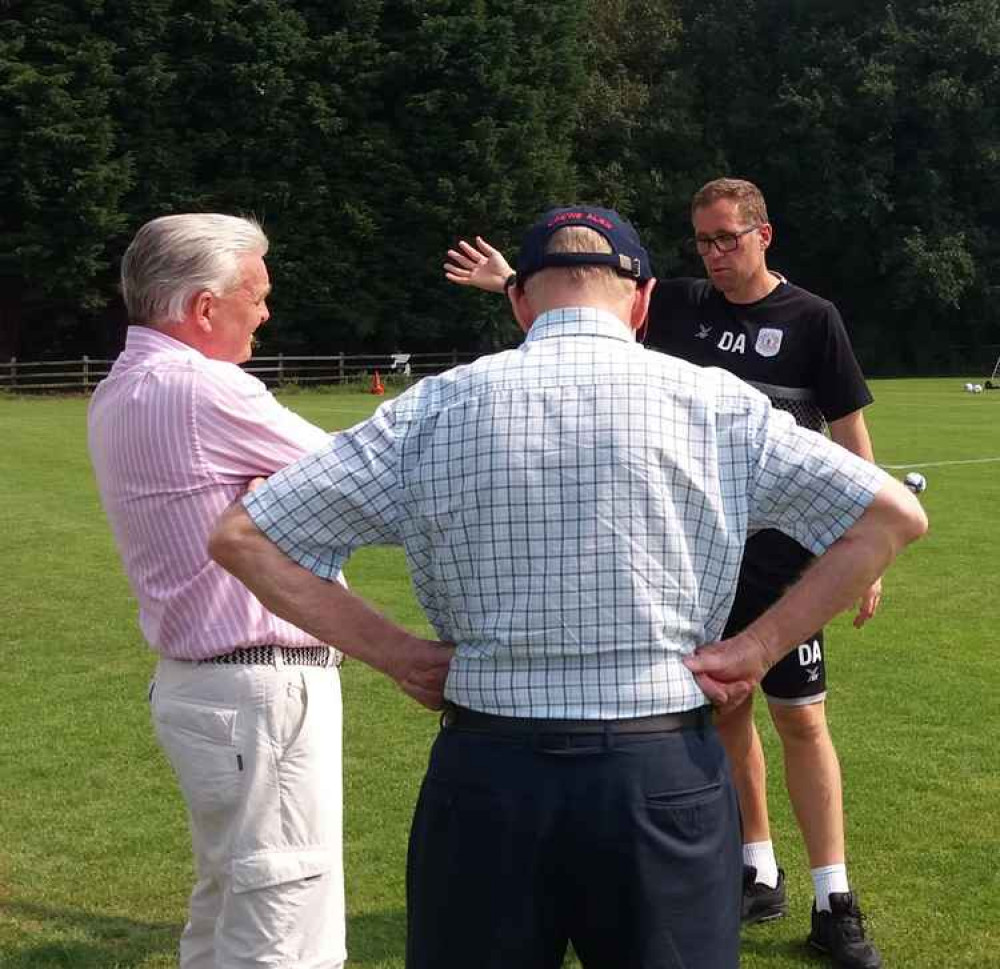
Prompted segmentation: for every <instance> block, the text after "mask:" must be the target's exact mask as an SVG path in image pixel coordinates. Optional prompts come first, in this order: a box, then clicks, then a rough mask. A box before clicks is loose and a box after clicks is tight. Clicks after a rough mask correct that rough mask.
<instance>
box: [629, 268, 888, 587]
mask: <svg viewBox="0 0 1000 969" xmlns="http://www.w3.org/2000/svg"><path fill="white" fill-rule="evenodd" d="M646 345H647V346H649V347H651V348H652V349H654V350H660V351H662V352H664V353H669V354H671V355H672V356H675V357H680V358H681V359H683V360H688V361H690V362H691V363H695V364H698V365H699V366H703V367H720V368H722V369H723V370H728V371H729V372H730V373H733V374H735V375H736V376H737V377H741V378H742V379H743V380H746V381H747V382H748V383H750V384H752V385H753V386H754V387H756V388H757V389H758V390H760V391H761V392H763V393H765V394H767V396H768V397H769V398H770V400H771V403H772V405H773V406H775V407H777V408H779V409H781V410H786V411H789V412H790V413H791V414H792V415H793V416H794V417H795V420H796V421H797V422H798V423H799V424H800V425H802V426H803V427H808V428H810V429H811V430H814V431H819V432H821V433H822V432H823V431H825V429H826V423H827V422H829V421H835V420H838V419H839V418H841V417H846V416H847V415H848V414H852V413H854V411H856V410H860V409H861V408H862V407H865V406H866V405H868V404H870V403H871V402H872V395H871V392H870V391H869V390H868V385H867V384H866V383H865V379H864V376H863V375H862V373H861V368H860V367H859V366H858V361H857V359H856V358H855V356H854V350H853V349H852V348H851V341H850V339H849V337H848V336H847V331H846V330H845V329H844V322H843V320H842V319H841V318H840V313H838V312H837V308H836V307H835V306H834V305H833V303H831V302H829V301H828V300H825V299H822V298H821V297H819V296H816V295H814V294H813V293H810V292H809V291H808V290H805V289H802V288H800V287H798V286H794V285H792V284H791V283H788V282H784V281H781V282H779V283H778V285H777V286H776V287H775V288H774V289H773V290H772V291H771V292H770V293H768V295H767V296H765V297H764V298H763V299H761V300H758V301H757V302H756V303H731V302H729V300H727V299H726V298H725V296H723V294H722V293H721V292H719V290H717V289H716V288H715V287H714V286H713V285H712V284H711V283H710V282H709V281H708V280H707V279H668V280H665V281H661V282H658V283H657V285H656V289H654V290H653V299H652V303H651V305H650V308H649V330H648V334H647V337H646ZM811 557H812V556H811V555H810V554H809V553H808V552H807V551H806V550H805V549H804V548H802V546H801V545H799V544H798V543H797V542H795V541H793V540H792V539H790V538H788V537H787V536H786V535H784V534H782V533H781V532H776V531H773V530H768V531H765V532H759V533H758V534H756V535H754V536H752V537H751V538H750V540H749V541H748V542H747V549H746V557H745V560H744V570H743V573H744V574H743V575H741V582H742V581H747V582H751V583H753V582H755V581H759V582H761V583H762V584H763V585H766V586H772V585H773V584H774V583H781V584H785V583H787V582H790V581H792V580H793V579H794V578H795V577H796V576H797V575H798V574H799V572H801V570H802V567H803V566H804V565H805V563H806V562H808V561H809V559H810V558H811Z"/></svg>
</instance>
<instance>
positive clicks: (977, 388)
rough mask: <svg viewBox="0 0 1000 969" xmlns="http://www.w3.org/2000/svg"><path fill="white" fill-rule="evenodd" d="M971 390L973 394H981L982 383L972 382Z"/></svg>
mask: <svg viewBox="0 0 1000 969" xmlns="http://www.w3.org/2000/svg"><path fill="white" fill-rule="evenodd" d="M972 392H973V393H974V394H981V393H982V392H983V385H982V384H973V385H972Z"/></svg>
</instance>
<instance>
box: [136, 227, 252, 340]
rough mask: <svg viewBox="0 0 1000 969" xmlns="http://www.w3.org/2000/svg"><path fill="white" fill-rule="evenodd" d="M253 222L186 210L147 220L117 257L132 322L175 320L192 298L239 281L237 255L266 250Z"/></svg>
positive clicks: (223, 291)
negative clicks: (119, 257) (119, 260)
mask: <svg viewBox="0 0 1000 969" xmlns="http://www.w3.org/2000/svg"><path fill="white" fill-rule="evenodd" d="M267 247H268V242H267V236H266V235H264V232H263V230H262V229H261V227H260V225H259V224H258V223H257V221H256V220H254V219H251V218H243V217H240V216H235V215H217V214H214V213H207V212H206V213H188V214H184V215H164V216H161V217H160V218H158V219H153V220H152V221H151V222H147V223H146V224H145V225H144V226H143V227H142V228H141V229H140V230H139V231H138V232H137V233H136V235H135V238H134V239H133V240H132V242H131V243H130V244H129V247H128V249H126V250H125V255H124V256H123V257H122V277H121V280H122V296H123V297H124V298H125V306H126V308H127V309H128V317H129V321H130V322H131V323H144V324H147V325H156V324H162V323H179V322H180V321H181V320H182V319H183V318H184V314H185V313H186V312H187V310H188V307H189V306H190V303H191V300H192V299H194V297H195V296H196V295H197V294H198V293H201V292H204V291H205V290H208V291H209V292H211V293H215V294H216V295H219V296H222V295H225V294H226V293H227V292H229V291H230V290H231V289H232V288H233V287H235V286H237V285H238V284H239V282H240V265H239V264H240V259H241V258H242V257H243V256H246V255H257V256H263V255H265V254H266V253H267Z"/></svg>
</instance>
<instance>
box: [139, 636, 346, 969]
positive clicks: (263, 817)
mask: <svg viewBox="0 0 1000 969" xmlns="http://www.w3.org/2000/svg"><path fill="white" fill-rule="evenodd" d="M151 712H152V717H153V724H154V727H155V729H156V734H157V738H158V739H159V742H160V745H161V746H162V748H163V750H164V752H165V753H166V755H167V758H168V759H169V761H170V763H171V765H172V766H173V768H174V771H175V773H176V774H177V778H178V781H179V782H180V786H181V790H182V792H183V795H184V800H185V802H186V803H187V808H188V815H189V818H190V825H191V840H192V845H193V849H194V856H195V864H196V869H197V876H198V880H197V882H196V884H195V887H194V890H193V891H192V893H191V903H190V915H189V920H188V923H187V925H186V926H185V928H184V932H183V935H182V936H181V944H180V950H181V952H180V955H181V958H180V965H181V969H264V967H266V969H339V967H340V966H341V965H342V964H343V963H344V961H345V960H346V958H347V950H346V943H345V924H344V872H343V850H342V844H343V839H342V826H343V820H342V819H343V807H342V802H343V780H342V757H341V726H342V709H341V698H340V674H339V671H338V670H337V669H336V668H334V667H329V668H322V667H317V666H284V667H283V666H282V665H281V660H280V656H279V659H278V665H277V666H264V665H255V666H251V665H221V664H219V665H216V664H211V663H187V662H179V661H176V660H169V659H161V660H160V663H159V665H158V667H157V671H156V677H155V680H154V683H153V686H152V689H151Z"/></svg>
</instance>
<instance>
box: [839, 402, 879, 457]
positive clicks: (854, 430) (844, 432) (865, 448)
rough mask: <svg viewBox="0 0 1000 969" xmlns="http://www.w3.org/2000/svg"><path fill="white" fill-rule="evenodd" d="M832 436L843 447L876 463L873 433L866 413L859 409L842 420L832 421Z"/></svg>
mask: <svg viewBox="0 0 1000 969" xmlns="http://www.w3.org/2000/svg"><path fill="white" fill-rule="evenodd" d="M830 438H831V440H833V441H834V442H835V443H837V444H839V445H840V446H841V447H842V448H844V449H845V450H847V451H850V452H851V453H852V454H856V455H857V456H858V457H860V458H864V459H865V460H866V461H871V462H872V463H873V464H874V463H875V452H874V451H873V449H872V439H871V435H870V434H869V433H868V425H867V424H866V423H865V417H864V414H863V413H862V412H861V411H860V410H857V411H855V412H854V413H853V414H848V415H847V416H846V417H842V418H840V420H836V421H831V422H830Z"/></svg>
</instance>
